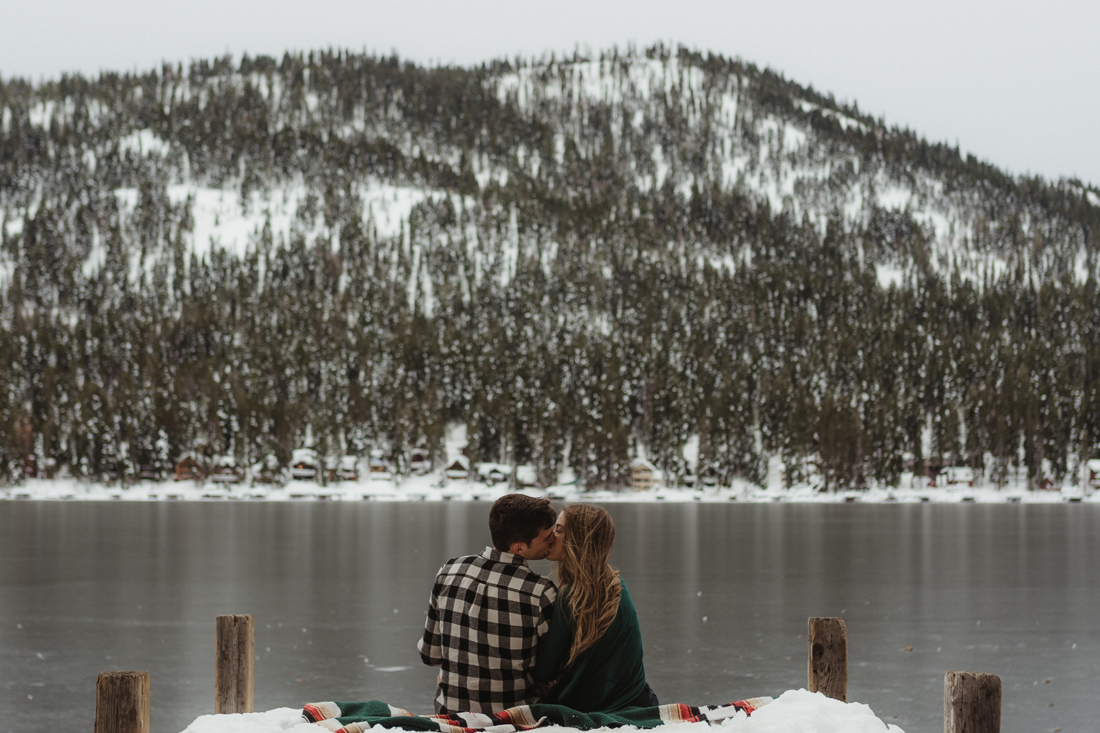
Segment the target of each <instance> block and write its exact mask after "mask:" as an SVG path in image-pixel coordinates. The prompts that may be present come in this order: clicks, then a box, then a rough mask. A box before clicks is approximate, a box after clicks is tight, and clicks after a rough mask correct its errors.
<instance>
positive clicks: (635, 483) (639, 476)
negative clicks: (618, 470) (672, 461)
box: [630, 458, 661, 491]
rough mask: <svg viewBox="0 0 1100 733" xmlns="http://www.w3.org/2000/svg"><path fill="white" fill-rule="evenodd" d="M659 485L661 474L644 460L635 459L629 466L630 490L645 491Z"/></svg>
mask: <svg viewBox="0 0 1100 733" xmlns="http://www.w3.org/2000/svg"><path fill="white" fill-rule="evenodd" d="M660 485H661V472H660V471H658V470H657V468H656V467H655V466H654V465H653V464H652V463H650V462H649V461H647V460H646V459H644V458H635V459H634V460H633V461H632V462H631V464H630V488H631V489H633V490H634V491H647V490H649V489H655V488H657V487H658V486H660Z"/></svg>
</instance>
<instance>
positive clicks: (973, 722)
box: [943, 672, 1001, 733]
mask: <svg viewBox="0 0 1100 733" xmlns="http://www.w3.org/2000/svg"><path fill="white" fill-rule="evenodd" d="M1000 732H1001V678H1000V677H998V676H997V675H995V674H982V673H980V672H948V673H947V674H946V675H944V677H943V733H1000Z"/></svg>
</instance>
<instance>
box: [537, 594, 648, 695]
mask: <svg viewBox="0 0 1100 733" xmlns="http://www.w3.org/2000/svg"><path fill="white" fill-rule="evenodd" d="M620 580H621V578H620ZM568 599H569V588H568V587H566V588H562V590H561V592H560V593H558V598H557V600H556V601H554V617H553V618H552V619H551V620H550V630H549V631H548V632H547V634H546V636H544V637H543V638H542V639H541V640H540V641H539V651H538V657H537V659H536V661H535V680H536V681H537V682H549V681H551V680H553V679H555V678H557V679H558V683H557V684H556V685H555V686H554V689H553V690H552V691H551V692H550V694H549V695H547V696H546V697H545V698H543V699H542V700H541V701H540V702H547V703H555V704H558V705H565V706H567V707H570V708H573V709H574V710H579V711H580V712H582V713H590V712H611V711H613V710H619V709H620V708H623V707H626V706H627V705H629V704H630V703H632V702H633V701H634V700H635V698H637V697H638V695H639V694H641V692H642V688H644V687H645V668H644V667H642V630H641V627H640V626H639V625H638V614H637V613H635V611H634V603H633V601H631V600H630V592H629V591H628V590H627V589H626V583H623V592H622V596H621V598H620V599H619V612H618V613H617V614H616V615H615V620H614V621H612V622H611V626H610V627H608V629H607V631H606V632H605V633H604V635H603V636H601V637H600V638H599V639H597V640H596V643H595V644H593V645H592V646H590V647H589V648H588V649H586V650H585V651H584V653H583V654H581V655H580V657H578V658H577V660H576V661H575V662H574V663H573V664H572V665H571V666H570V667H569V668H568V669H564V670H562V667H563V666H564V665H565V663H566V661H567V660H568V659H569V649H570V647H571V646H572V645H573V618H572V615H571V614H570V612H569V603H568ZM559 673H560V676H559Z"/></svg>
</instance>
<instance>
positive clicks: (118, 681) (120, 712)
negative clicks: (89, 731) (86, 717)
mask: <svg viewBox="0 0 1100 733" xmlns="http://www.w3.org/2000/svg"><path fill="white" fill-rule="evenodd" d="M95 733H149V673H148V672H100V673H99V677H97V678H96V681H95Z"/></svg>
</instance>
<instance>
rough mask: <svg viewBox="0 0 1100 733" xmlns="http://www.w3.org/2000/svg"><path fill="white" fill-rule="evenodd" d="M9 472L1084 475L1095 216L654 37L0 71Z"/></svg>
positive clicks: (1096, 316) (3, 402) (1098, 335)
mask: <svg viewBox="0 0 1100 733" xmlns="http://www.w3.org/2000/svg"><path fill="white" fill-rule="evenodd" d="M0 217H2V218H0V235H2V242H0V475H2V476H3V477H5V479H6V480H18V479H19V478H20V477H22V476H24V475H26V474H27V473H28V472H29V471H37V472H38V473H39V474H42V473H48V472H50V471H53V470H56V469H59V468H60V467H63V466H64V467H67V468H68V469H69V470H71V471H72V472H73V473H74V474H77V475H88V476H96V477H116V476H117V477H123V476H127V475H132V474H133V472H135V471H136V470H137V467H139V466H156V465H164V464H166V463H169V462H171V461H172V460H174V459H175V458H176V457H177V456H179V455H180V454H182V453H184V452H185V451H189V450H195V449H203V450H206V451H208V452H217V453H228V454H232V455H235V456H237V457H238V458H240V459H241V460H244V461H254V460H258V459H259V458H262V457H263V456H266V455H268V454H270V453H274V454H275V455H276V456H277V457H278V458H279V460H281V461H284V462H285V461H286V460H288V458H289V455H290V451H291V450H292V449H293V448H295V447H298V446H300V445H302V444H305V443H307V442H308V443H311V444H313V445H314V446H315V447H317V448H318V450H319V451H320V452H321V453H322V454H330V455H337V454H340V453H342V452H344V451H350V452H353V453H362V452H364V451H365V450H366V449H368V448H370V447H372V446H378V447H381V448H382V449H383V450H385V451H386V452H387V453H388V455H389V456H390V457H391V458H392V459H393V460H394V461H396V462H397V463H398V464H400V462H401V461H402V460H403V456H405V455H406V452H407V451H408V449H409V448H411V447H413V446H415V445H419V444H424V445H427V446H428V447H429V448H430V449H431V450H433V451H435V452H436V454H437V455H438V454H439V452H440V451H441V450H442V441H443V435H444V428H445V426H446V425H447V424H448V423H452V422H461V423H465V424H466V426H467V435H468V438H469V441H470V449H471V451H472V454H473V456H472V457H473V458H474V459H475V460H505V461H513V462H517V463H532V464H534V465H535V466H536V467H537V468H538V471H539V475H540V476H541V477H542V480H544V481H547V482H549V481H552V480H553V479H554V478H555V477H556V476H557V474H558V472H559V471H560V470H561V469H562V468H563V467H565V466H566V465H568V466H571V467H572V468H573V469H574V470H575V471H576V473H577V474H578V475H579V476H581V477H583V478H585V479H586V480H587V481H588V482H589V484H590V485H603V484H606V485H618V484H620V483H621V482H622V481H623V479H624V476H625V475H626V474H627V473H628V471H629V462H630V460H631V458H632V457H634V456H635V455H637V454H638V453H639V452H640V451H644V452H645V454H646V455H648V457H649V458H650V459H651V460H652V461H653V462H654V463H656V464H657V465H659V466H661V467H663V468H664V469H665V470H666V471H668V472H670V473H672V474H677V473H681V472H683V471H685V470H686V468H687V465H686V463H685V458H684V446H685V444H687V443H688V442H691V444H692V445H694V444H696V442H697V445H698V455H699V462H700V464H704V463H705V464H707V465H712V466H714V467H715V468H716V469H717V471H718V473H719V475H720V477H721V480H722V481H723V482H728V481H730V480H732V479H733V478H735V477H741V478H745V479H748V480H751V481H760V480H762V478H763V474H764V471H765V466H766V462H767V458H768V456H772V455H780V456H782V458H783V460H784V462H785V463H786V465H787V466H788V469H789V471H788V477H789V479H790V480H797V479H798V472H799V470H800V467H802V466H805V465H808V464H809V463H810V462H813V463H815V464H817V465H818V466H819V469H820V471H821V472H822V474H823V475H824V476H825V478H826V480H827V482H828V485H829V486H830V487H842V486H854V487H860V486H866V485H869V484H872V483H887V484H889V483H891V482H894V481H896V480H897V477H898V475H899V473H900V472H901V471H902V468H903V460H904V459H903V456H905V455H906V454H912V455H913V456H914V457H915V463H916V468H917V470H920V469H921V467H922V466H923V465H924V464H925V463H926V462H941V463H942V462H953V463H960V464H968V465H972V466H985V467H989V466H992V467H993V475H994V476H997V475H1003V473H1004V471H1006V470H1008V468H1009V467H1010V466H1013V465H1026V466H1027V470H1028V475H1029V476H1030V477H1031V478H1032V480H1033V481H1034V482H1038V481H1039V480H1040V478H1041V476H1042V475H1044V474H1049V475H1051V476H1053V477H1055V478H1061V477H1062V476H1063V475H1065V474H1067V473H1069V472H1072V471H1074V470H1075V469H1076V468H1077V466H1078V465H1079V462H1080V461H1081V460H1082V459H1085V458H1091V457H1095V456H1097V455H1098V454H1097V451H1098V450H1100V306H1098V302H1100V300H1098V297H1097V292H1096V291H1097V275H1098V274H1100V271H1098V261H1097V256H1098V250H1100V195H1098V190H1097V188H1096V187H1095V186H1087V185H1084V184H1082V183H1081V182H1079V181H1061V182H1057V183H1052V182H1048V181H1045V180H1041V179H1038V178H1014V177H1011V176H1009V175H1006V174H1005V173H1003V172H1001V171H1000V170H998V169H997V168H996V167H994V166H992V165H990V164H987V163H984V162H980V161H978V160H975V159H974V158H973V157H969V156H967V157H965V158H964V157H962V156H960V154H959V152H958V150H957V149H954V148H952V147H949V146H947V145H944V144H939V143H930V142H928V141H926V140H923V139H921V138H919V137H918V136H916V135H915V134H913V133H912V132H910V131H908V130H906V129H903V128H899V127H896V126H889V127H888V126H887V124H886V123H885V122H884V121H883V120H881V119H874V118H872V117H869V116H867V115H865V114H863V113H861V112H860V111H859V109H858V108H857V107H856V106H855V105H845V104H840V103H837V102H836V101H835V100H834V98H833V97H832V96H831V95H826V94H822V93H819V92H817V91H814V90H812V89H809V88H805V87H802V86H800V85H798V84H796V83H794V82H792V81H789V80H786V79H784V78H783V77H782V76H781V75H778V74H776V73H774V72H772V71H768V70H761V69H759V68H757V67H755V66H753V65H751V64H747V63H744V62H741V61H737V60H730V59H726V58H722V57H719V56H713V55H707V54H701V53H697V52H693V51H688V50H685V49H671V48H668V47H664V46H659V47H655V48H651V49H648V50H646V51H633V50H631V51H628V52H621V51H611V52H607V53H603V54H601V55H600V56H599V57H598V58H597V57H592V58H581V57H577V56H575V57H572V58H554V57H552V56H550V57H545V58H542V59H537V60H522V59H521V60H514V61H503V60H502V61H497V62H494V63H491V64H487V65H483V66H480V67H477V68H454V67H434V68H428V67H421V66H417V65H414V64H411V63H407V62H402V61H400V60H399V59H397V58H392V57H378V56H370V55H356V54H349V53H345V52H323V53H310V54H302V55H289V54H288V55H285V56H284V57H283V58H281V59H273V58H268V57H257V58H251V57H244V58H241V59H239V60H234V59H230V58H222V59H215V60H213V61H197V62H193V63H191V64H190V65H189V66H183V65H165V66H164V67H163V68H161V69H159V70H155V71H149V72H147V73H125V74H124V73H117V74H116V73H104V74H101V75H100V76H99V77H98V78H95V79H91V78H85V77H81V76H65V77H62V78H60V79H57V80H53V81H48V82H44V83H38V84H34V83H30V82H28V81H24V80H21V79H10V78H9V79H0Z"/></svg>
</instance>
